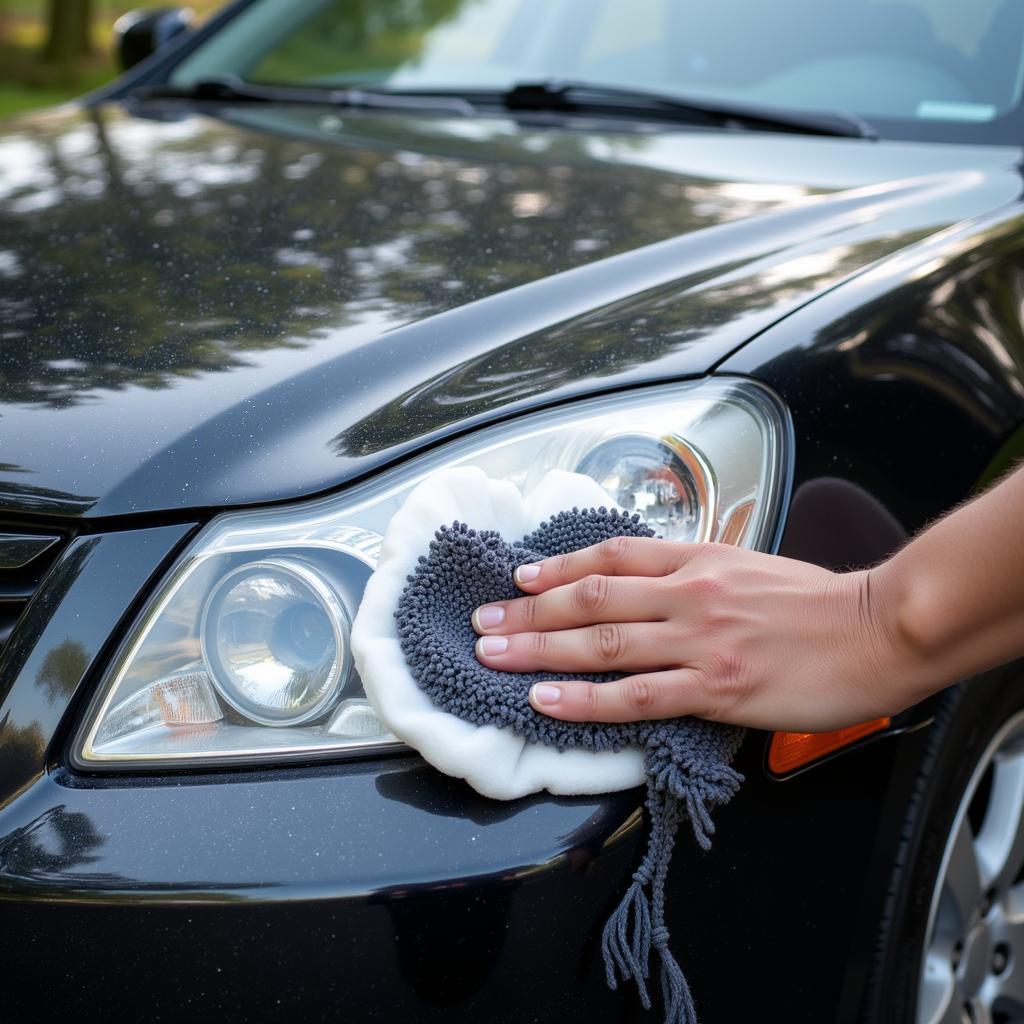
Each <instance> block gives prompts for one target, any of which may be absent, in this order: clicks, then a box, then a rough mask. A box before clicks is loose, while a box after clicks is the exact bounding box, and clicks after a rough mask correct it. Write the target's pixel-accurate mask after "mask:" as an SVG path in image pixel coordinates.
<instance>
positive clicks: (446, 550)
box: [395, 508, 743, 1024]
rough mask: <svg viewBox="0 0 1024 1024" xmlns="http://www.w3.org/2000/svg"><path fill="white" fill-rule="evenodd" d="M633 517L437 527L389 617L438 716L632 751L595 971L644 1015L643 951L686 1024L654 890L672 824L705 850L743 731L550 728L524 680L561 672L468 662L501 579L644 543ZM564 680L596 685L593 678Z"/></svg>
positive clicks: (659, 895)
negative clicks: (619, 543) (630, 825)
mask: <svg viewBox="0 0 1024 1024" xmlns="http://www.w3.org/2000/svg"><path fill="white" fill-rule="evenodd" d="M653 535H654V533H653V531H652V530H651V529H649V528H648V527H647V526H645V525H644V524H643V523H642V522H641V521H640V517H639V516H636V515H633V516H631V515H628V514H627V513H624V512H619V511H616V510H609V509H606V508H598V509H587V510H583V511H581V510H580V509H575V508H574V509H573V510H572V511H571V512H562V513H559V514H558V515H556V516H554V517H553V518H551V519H550V520H548V521H547V522H545V523H543V524H542V525H541V526H540V527H539V528H538V529H537V530H535V531H534V532H533V533H531V534H530V535H529V536H527V537H524V538H523V539H522V540H521V541H519V542H515V543H508V542H506V541H505V540H504V539H503V538H502V537H501V536H500V534H498V533H496V532H494V531H491V530H482V531H477V530H473V529H470V528H469V527H468V526H466V525H465V524H463V523H458V522H456V523H454V524H452V525H451V526H442V527H441V529H439V530H438V531H437V533H436V534H435V539H434V540H433V541H432V542H431V544H430V548H429V550H428V552H427V553H426V554H425V555H423V556H421V557H420V559H419V563H418V564H417V566H416V568H415V570H414V571H413V573H412V574H411V575H410V576H409V578H408V583H407V585H406V588H405V590H404V591H403V592H402V595H401V597H400V599H399V602H398V608H397V609H396V612H395V617H396V619H397V622H398V639H399V643H400V645H401V649H402V653H403V654H404V655H405V659H406V661H407V663H408V665H409V668H410V671H411V673H412V675H413V678H414V679H415V680H416V682H417V684H418V685H419V686H420V688H421V689H422V690H423V691H424V692H425V693H426V694H427V695H428V696H429V697H430V699H431V700H432V701H433V702H434V703H435V704H436V705H437V706H438V707H440V708H441V709H442V710H444V711H447V712H449V713H450V714H453V715H456V716H458V717H459V718H461V719H464V720H466V721H468V722H472V723H474V724H476V725H481V726H482V725H495V726H503V727H507V728H510V729H513V730H514V731H515V732H516V733H518V734H519V735H520V736H523V737H525V738H526V739H527V740H528V741H530V742H533V743H544V744H548V745H550V746H554V747H557V748H558V749H559V750H565V749H566V748H569V747H584V748H587V749H589V750H593V751H600V750H608V749H611V750H620V749H622V748H623V747H626V746H638V747H640V748H641V749H642V750H643V751H644V764H645V769H646V774H647V799H646V808H647V814H648V819H649V822H650V836H649V839H648V845H647V851H646V853H645V854H644V857H643V860H642V861H641V862H640V865H639V867H638V868H637V869H636V871H635V872H634V873H633V879H632V883H631V884H630V886H629V889H628V890H627V891H626V894H625V896H624V897H623V899H622V902H621V903H620V904H619V907H618V909H617V910H616V911H615V912H614V913H613V914H612V916H611V917H610V918H609V919H608V922H607V924H606V925H605V927H604V933H603V936H602V944H601V948H602V953H603V955H604V963H605V973H606V976H607V979H608V985H609V986H610V987H611V988H612V989H614V988H616V986H617V983H618V981H619V980H623V981H628V980H630V979H632V980H633V981H635V982H636V984H637V987H638V989H639V993H640V999H641V1001H642V1002H643V1005H644V1006H645V1007H647V1008H650V1005H651V1002H650V996H649V994H648V991H647V978H648V971H649V968H648V962H649V958H650V950H651V947H652V946H653V947H654V948H655V949H656V950H657V951H658V955H659V957H660V961H661V987H662V995H663V999H664V1006H665V1020H666V1024H696V1021H697V1016H696V1011H695V1010H694V1005H693V1000H692V998H691V996H690V991H689V988H688V986H687V984H686V980H685V978H684V977H683V973H682V971H681V970H680V968H679V965H678V963H677V962H676V960H675V958H674V957H673V955H672V952H671V950H670V949H669V947H668V940H669V935H668V928H667V927H666V925H665V882H666V878H667V874H668V867H669V861H670V858H671V856H672V847H673V844H674V842H675V836H676V831H677V828H678V826H679V823H680V822H681V821H682V820H684V819H688V820H689V822H690V824H691V826H692V828H693V834H694V836H695V837H696V839H697V842H698V844H699V845H700V846H701V847H702V848H703V849H708V848H709V847H710V845H711V839H710V836H711V835H712V834H713V833H714V830H715V829H714V825H713V823H712V821H711V816H710V811H711V809H712V808H714V807H715V806H717V805H719V804H724V803H726V802H727V801H728V800H729V799H730V798H731V797H732V796H733V795H734V794H735V793H736V791H737V789H738V788H739V785H740V783H741V782H742V781H743V777H742V776H741V775H740V774H739V773H738V772H737V771H736V770H735V769H733V768H732V767H730V764H731V762H732V759H733V757H734V756H735V754H736V751H737V749H738V748H739V745H740V743H741V742H742V739H743V730H742V729H737V728H733V727H732V726H726V725H721V724H718V723H715V722H708V721H704V720H702V719H698V718H673V719H668V720H664V721H657V722H629V723H623V724H602V723H593V722H591V723H576V722H562V721H558V720H556V719H553V718H548V717H547V716H545V715H541V714H538V713H537V712H535V711H534V710H533V708H532V707H531V706H530V703H529V699H528V693H529V689H530V686H531V685H532V684H533V683H536V682H539V681H545V680H554V679H564V678H566V675H565V673H561V674H559V673H555V672H522V673H516V672H499V671H497V670H495V669H491V668H486V667H485V666H483V665H481V664H480V662H479V661H477V658H476V655H475V652H474V644H475V642H476V639H477V637H476V633H475V632H474V630H473V627H472V624H471V621H470V616H471V615H472V613H473V611H474V609H476V608H478V607H479V606H480V605H482V604H487V603H489V602H492V601H507V600H510V599H512V598H515V597H521V596H522V592H521V591H520V590H519V589H518V588H517V587H516V585H515V583H514V582H513V578H512V573H513V572H514V570H515V569H516V568H517V567H518V566H520V565H522V564H523V563H525V562H536V561H538V560H539V559H541V558H546V557H550V556H551V555H559V554H565V553H567V552H570V551H576V550H579V549H580V548H585V547H589V546H590V545H591V544H596V543H598V542H600V541H602V540H606V539H608V538H610V537H618V536H632V537H640V536H643V537H650V536H653ZM574 678H583V679H590V680H593V681H594V682H604V681H607V680H610V679H618V678H621V675H618V674H612V673H605V674H597V675H589V676H588V675H585V674H582V675H575V676H574Z"/></svg>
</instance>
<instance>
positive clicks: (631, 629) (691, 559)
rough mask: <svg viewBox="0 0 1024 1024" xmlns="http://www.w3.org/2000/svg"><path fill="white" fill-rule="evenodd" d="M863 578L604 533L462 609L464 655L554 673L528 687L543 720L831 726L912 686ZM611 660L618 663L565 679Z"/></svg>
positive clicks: (856, 718)
mask: <svg viewBox="0 0 1024 1024" xmlns="http://www.w3.org/2000/svg"><path fill="white" fill-rule="evenodd" d="M871 582H872V581H871V570H865V571H861V572H851V573H834V572H831V571H829V570H827V569H822V568H820V567H819V566H815V565H810V564H807V563H804V562H798V561H794V560H792V559H788V558H782V557H779V556H776V555H767V554H762V553H760V552H756V551H749V550H745V549H742V548H736V547H732V546H730V545H726V544H679V543H673V542H670V541H664V540H657V539H653V538H625V537H620V538H614V539H612V540H609V541H605V542H603V543H601V544H597V545H595V546H593V547H590V548H586V549H584V550H582V551H578V552H573V553H571V554H568V555H562V556H557V557H554V558H548V559H545V560H543V561H541V562H537V563H535V564H533V565H524V566H520V567H519V569H518V570H517V571H516V583H517V585H518V586H519V587H520V589H521V590H524V591H526V592H527V594H528V595H530V596H527V597H522V598H518V599H515V600H512V601H503V602H497V603H495V604H489V605H484V606H483V607H481V608H478V609H477V610H476V612H474V614H473V626H474V628H475V630H476V632H477V633H479V634H481V637H480V639H479V640H478V641H477V657H478V658H479V660H480V661H481V662H482V663H483V664H485V665H487V666H489V667H491V668H495V669H500V670H502V671H509V672H534V671H549V672H558V673H565V675H566V677H567V681H566V682H561V681H559V682H557V683H538V684H535V685H534V686H533V687H532V688H531V692H530V702H531V704H532V705H533V707H534V708H535V709H536V710H537V711H539V712H542V713H543V714H545V715H549V716H551V717H553V718H560V719H565V720H568V721H579V722H587V721H594V722H628V721H638V720H642V719H659V718H671V717H675V716H677V715H697V716H699V717H702V718H709V719H713V720H715V721H723V722H731V723H734V724H737V725H748V726H753V727H755V728H762V729H782V730H789V731H800V732H820V731H825V730H829V729H836V728H840V727H842V726H846V725H851V724H853V723H856V722H861V721H865V720H867V719H871V718H876V717H880V716H883V715H888V714H893V713H895V712H897V711H899V710H902V709H903V708H904V707H906V706H908V705H909V704H911V703H913V702H914V701H915V700H916V699H920V697H921V696H924V693H923V692H921V693H918V692H916V691H915V683H918V682H919V680H918V679H917V672H916V669H917V666H915V665H914V664H913V656H912V654H911V653H910V652H909V651H908V650H905V649H904V648H903V647H902V646H901V645H900V644H899V643H897V641H896V637H895V634H896V630H895V629H894V628H892V626H891V624H890V623H891V621H892V617H891V615H890V614H889V611H890V610H889V609H888V608H885V607H883V605H884V603H885V602H884V600H883V599H882V598H881V597H880V596H879V595H877V594H876V595H874V596H873V594H872V587H871ZM876 589H877V588H876ZM609 671H615V672H625V673H628V675H627V676H626V678H624V679H621V680H619V681H616V682H609V683H597V684H594V683H588V682H583V681H578V680H573V679H572V674H573V673H577V672H588V673H589V672H609Z"/></svg>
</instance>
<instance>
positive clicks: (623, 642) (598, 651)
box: [476, 622, 683, 672]
mask: <svg viewBox="0 0 1024 1024" xmlns="http://www.w3.org/2000/svg"><path fill="white" fill-rule="evenodd" d="M682 646H683V645H682V644H681V638H680V635H679V631H678V630H677V629H675V628H674V627H671V626H669V625H667V624H665V623H662V622H645V623H642V624H637V623H628V622H627V623H620V622H608V623H602V624H601V625H597V626H588V627H586V628H585V629H563V630H558V631H554V632H549V633H516V634H514V635H512V636H482V637H480V639H479V640H478V641H477V642H476V656H477V658H478V659H479V660H480V661H481V662H482V663H483V664H484V665H487V667H488V668H494V669H499V670H500V671H502V672H541V671H549V672H610V671H615V670H617V671H634V670H637V669H652V668H665V667H666V666H667V665H669V664H672V663H675V664H678V663H679V660H680V657H681V655H682V654H683V652H682V650H681V647H682Z"/></svg>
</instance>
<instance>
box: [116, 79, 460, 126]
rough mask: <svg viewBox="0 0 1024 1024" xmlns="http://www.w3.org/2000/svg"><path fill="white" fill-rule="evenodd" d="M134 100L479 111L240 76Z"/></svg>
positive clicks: (422, 98)
mask: <svg viewBox="0 0 1024 1024" xmlns="http://www.w3.org/2000/svg"><path fill="white" fill-rule="evenodd" d="M130 95H131V97H132V98H133V99H140V100H154V99H161V100H162V99H180V100H198V101H207V102H214V103H298V104H318V103H321V104H326V105H328V106H333V107H354V108H358V109H365V110H405V111H409V110H413V111H423V112H430V113H453V114H459V115H461V116H463V117H468V116H471V115H473V114H474V113H476V111H475V110H474V108H473V106H472V104H470V103H469V102H468V101H466V100H464V99H461V98H460V97H458V96H443V95H431V94H428V93H415V94H413V93H400V92H388V91H387V90H383V89H357V88H352V87H345V88H342V89H333V88H330V87H327V86H324V87H315V86H313V87H311V86H297V85H261V84H259V83H256V82H246V81H245V80H244V79H241V78H239V77H238V76H237V75H216V76H211V77H209V78H201V79H199V80H198V81H196V82H193V83H192V84H191V85H186V86H177V85H149V86H142V87H140V88H138V89H135V90H134V91H133V92H132V93H130Z"/></svg>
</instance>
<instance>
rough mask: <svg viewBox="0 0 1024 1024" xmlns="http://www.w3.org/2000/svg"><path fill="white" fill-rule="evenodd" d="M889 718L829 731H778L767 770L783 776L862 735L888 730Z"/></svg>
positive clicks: (771, 746)
mask: <svg viewBox="0 0 1024 1024" xmlns="http://www.w3.org/2000/svg"><path fill="white" fill-rule="evenodd" d="M890 721H891V719H889V718H873V719H871V721H870V722H859V723H858V724H857V725H848V726H847V727H846V728H845V729H834V730H833V731H832V732H777V733H775V734H774V735H773V736H772V742H771V745H770V746H769V747H768V770H769V771H770V772H773V773H774V774H776V775H786V774H788V773H789V772H792V771H795V770H796V769H797V768H803V766H804V765H807V764H810V763H811V762H812V761H817V760H818V759H819V758H822V757H824V756H825V755H826V754H831V753H833V752H834V751H836V750H840V749H842V748H843V747H847V746H849V745H850V744H851V743H856V742H857V740H860V739H863V738H864V737H865V736H870V735H871V734H872V733H876V732H880V731H881V730H882V729H887V728H888V727H889V723H890Z"/></svg>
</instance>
